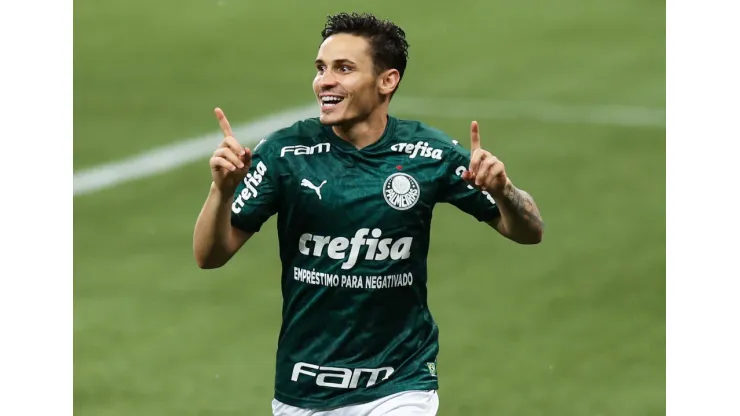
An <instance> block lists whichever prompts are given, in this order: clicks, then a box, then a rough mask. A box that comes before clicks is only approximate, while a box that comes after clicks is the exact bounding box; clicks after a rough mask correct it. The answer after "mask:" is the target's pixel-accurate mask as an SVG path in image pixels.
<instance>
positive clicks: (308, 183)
mask: <svg viewBox="0 0 740 416" xmlns="http://www.w3.org/2000/svg"><path fill="white" fill-rule="evenodd" d="M325 183H326V180H324V181H323V182H321V185H319V186H316V185H314V184H312V183H311V181H309V180H308V179H304V180H302V181H301V186H305V187H306V188H311V189H313V190H314V191H315V192H316V195H318V196H319V199H321V187H322V186H324V184H325Z"/></svg>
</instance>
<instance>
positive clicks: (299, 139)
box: [252, 118, 321, 157]
mask: <svg viewBox="0 0 740 416" xmlns="http://www.w3.org/2000/svg"><path fill="white" fill-rule="evenodd" d="M320 135H321V123H319V121H318V118H307V119H303V120H298V121H296V122H294V123H293V124H290V125H287V126H285V127H282V128H280V129H277V130H274V131H272V132H271V133H269V134H267V135H266V136H264V137H263V138H262V139H261V140H260V141H259V142H257V144H255V146H254V148H252V151H253V152H254V153H255V154H258V155H261V156H263V157H269V156H273V155H279V154H280V151H281V149H282V148H283V147H285V146H294V145H298V144H307V143H311V142H313V141H314V140H315V139H316V138H317V137H319V136H320Z"/></svg>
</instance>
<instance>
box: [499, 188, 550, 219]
mask: <svg viewBox="0 0 740 416" xmlns="http://www.w3.org/2000/svg"><path fill="white" fill-rule="evenodd" d="M505 195H506V198H507V199H508V201H509V203H510V204H511V207H512V208H513V209H514V211H515V212H516V213H517V214H518V215H519V217H520V218H521V219H522V220H523V221H524V222H526V223H527V224H528V225H529V226H530V227H532V228H542V226H543V223H542V217H541V216H540V211H539V209H537V204H535V203H534V198H532V196H531V195H529V194H528V193H527V192H525V191H522V190H521V189H517V188H516V187H514V186H513V185H512V186H510V187H509V188H508V189H507V190H506V194H505Z"/></svg>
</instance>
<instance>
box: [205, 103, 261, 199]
mask: <svg viewBox="0 0 740 416" xmlns="http://www.w3.org/2000/svg"><path fill="white" fill-rule="evenodd" d="M215 113H216V118H217V119H218V124H219V125H220V126H221V131H222V132H223V133H224V140H223V141H222V142H221V144H220V145H219V146H218V148H217V149H216V151H215V152H213V156H212V157H211V160H210V165H211V176H212V177H213V183H214V184H215V185H216V187H217V188H218V189H219V190H221V191H222V192H223V193H225V194H227V195H229V196H230V195H231V194H233V193H234V191H235V190H236V187H237V186H239V182H241V181H242V179H244V177H245V176H247V173H248V172H249V167H250V166H251V165H252V151H251V150H249V148H246V147H242V146H241V145H240V144H239V142H237V141H236V139H235V138H234V134H233V133H232V131H231V126H230V125H229V120H227V119H226V115H225V114H224V112H223V111H222V110H221V109H220V108H216V110H215Z"/></svg>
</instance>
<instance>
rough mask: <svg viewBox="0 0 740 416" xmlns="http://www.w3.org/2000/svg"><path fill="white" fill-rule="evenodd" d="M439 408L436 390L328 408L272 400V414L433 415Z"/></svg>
mask: <svg viewBox="0 0 740 416" xmlns="http://www.w3.org/2000/svg"><path fill="white" fill-rule="evenodd" d="M437 409H439V396H438V395H437V391H436V390H425V391H418V390H412V391H404V392H401V393H396V394H392V395H390V396H386V397H382V398H380V399H377V400H373V401H372V402H368V403H362V404H355V405H349V406H344V407H338V408H334V409H329V410H309V409H301V408H298V407H294V406H290V405H287V404H285V403H282V402H280V401H278V400H276V399H273V400H272V414H273V416H385V415H387V416H405V415H409V416H435V415H436V414H437Z"/></svg>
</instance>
